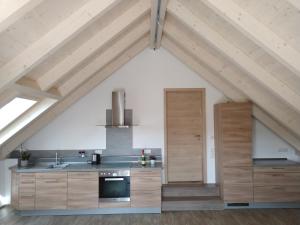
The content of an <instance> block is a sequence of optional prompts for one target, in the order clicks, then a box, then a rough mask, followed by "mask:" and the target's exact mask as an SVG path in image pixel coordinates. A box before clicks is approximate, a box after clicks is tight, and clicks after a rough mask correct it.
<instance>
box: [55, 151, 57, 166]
mask: <svg viewBox="0 0 300 225" xmlns="http://www.w3.org/2000/svg"><path fill="white" fill-rule="evenodd" d="M55 165H58V153H57V152H56V153H55Z"/></svg>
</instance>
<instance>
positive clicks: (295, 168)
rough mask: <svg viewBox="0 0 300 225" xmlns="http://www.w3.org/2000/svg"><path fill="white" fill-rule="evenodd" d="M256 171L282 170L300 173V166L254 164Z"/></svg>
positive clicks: (271, 171) (279, 171) (277, 171)
mask: <svg viewBox="0 0 300 225" xmlns="http://www.w3.org/2000/svg"><path fill="white" fill-rule="evenodd" d="M254 172H265V173H274V172H275V173H281V172H291V173H300V166H273V167H265V166H254Z"/></svg>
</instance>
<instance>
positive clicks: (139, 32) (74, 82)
mask: <svg viewBox="0 0 300 225" xmlns="http://www.w3.org/2000/svg"><path fill="white" fill-rule="evenodd" d="M149 25H150V23H149V19H148V18H146V19H145V20H144V21H143V22H141V23H140V24H138V25H136V26H135V27H134V28H133V29H132V30H131V31H129V32H128V33H127V34H124V35H122V37H121V38H120V39H118V40H117V41H116V42H115V43H114V44H111V46H110V47H109V48H107V49H106V50H105V51H104V52H101V53H100V54H99V55H98V56H97V57H95V58H94V59H92V60H91V61H89V63H88V65H86V66H85V67H83V68H82V69H81V70H79V71H78V72H76V73H75V74H73V75H72V76H71V77H70V79H68V80H66V81H65V82H64V84H62V85H61V86H59V87H58V90H59V92H60V93H61V94H62V95H63V96H65V95H68V94H69V93H70V92H71V91H73V90H74V89H75V88H77V87H78V86H79V85H81V84H82V83H83V82H85V81H86V80H87V79H88V78H90V77H91V76H92V75H94V74H95V73H97V71H99V70H101V68H103V67H104V66H105V65H107V64H108V63H109V62H111V61H112V60H114V59H115V58H117V57H118V56H119V55H121V54H122V53H123V52H124V51H126V50H127V49H128V47H129V46H132V45H133V44H134V43H136V42H137V41H138V40H139V39H140V38H141V37H143V36H145V35H146V34H148V33H149Z"/></svg>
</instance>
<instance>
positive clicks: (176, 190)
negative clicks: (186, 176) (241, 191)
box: [162, 183, 220, 197]
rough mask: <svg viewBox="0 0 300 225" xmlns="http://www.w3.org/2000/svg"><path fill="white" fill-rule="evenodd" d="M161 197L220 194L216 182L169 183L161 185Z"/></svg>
mask: <svg viewBox="0 0 300 225" xmlns="http://www.w3.org/2000/svg"><path fill="white" fill-rule="evenodd" d="M162 195H163V197H193V196H195V197H202V196H203V197H205V196H220V188H219V186H218V185H216V184H200V183H173V184H172V183H171V184H165V185H163V189H162Z"/></svg>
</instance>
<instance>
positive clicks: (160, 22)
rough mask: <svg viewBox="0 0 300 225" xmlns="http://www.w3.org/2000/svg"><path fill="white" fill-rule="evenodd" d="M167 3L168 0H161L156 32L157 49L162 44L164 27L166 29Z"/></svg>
mask: <svg viewBox="0 0 300 225" xmlns="http://www.w3.org/2000/svg"><path fill="white" fill-rule="evenodd" d="M167 5H168V0H161V1H160V9H159V19H158V24H157V34H156V43H155V48H156V49H159V48H160V45H161V39H162V34H163V29H164V24H165V16H166V11H167Z"/></svg>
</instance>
